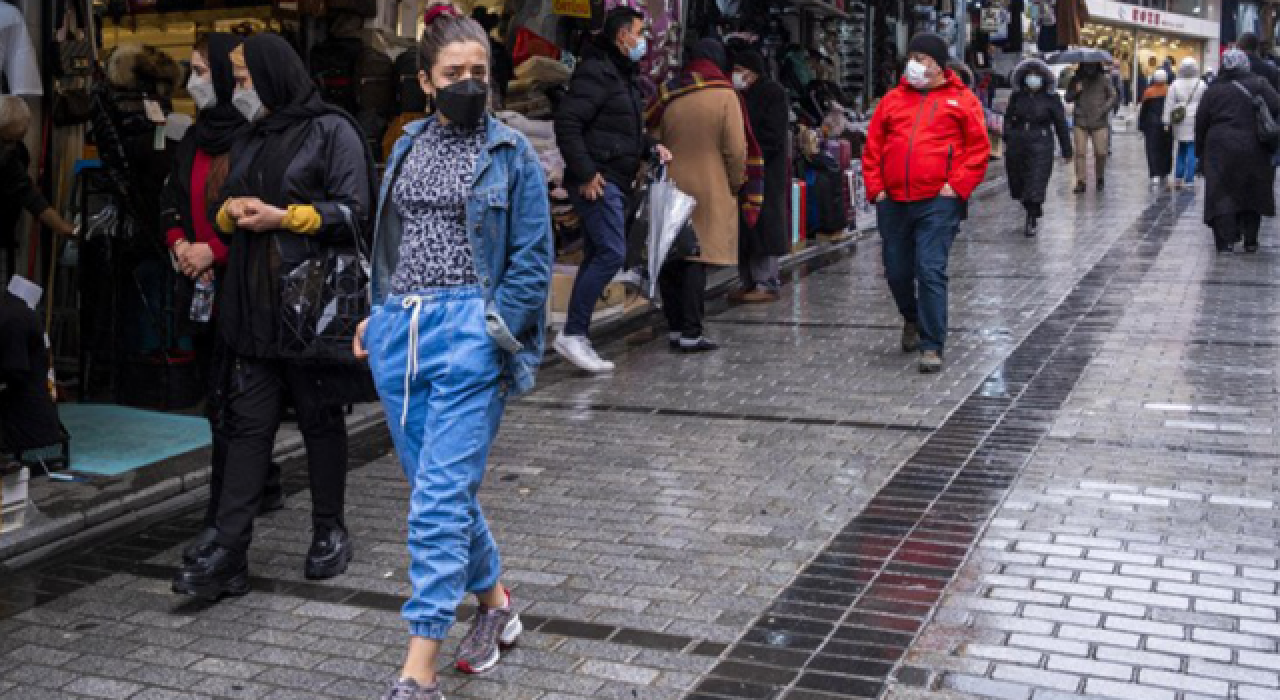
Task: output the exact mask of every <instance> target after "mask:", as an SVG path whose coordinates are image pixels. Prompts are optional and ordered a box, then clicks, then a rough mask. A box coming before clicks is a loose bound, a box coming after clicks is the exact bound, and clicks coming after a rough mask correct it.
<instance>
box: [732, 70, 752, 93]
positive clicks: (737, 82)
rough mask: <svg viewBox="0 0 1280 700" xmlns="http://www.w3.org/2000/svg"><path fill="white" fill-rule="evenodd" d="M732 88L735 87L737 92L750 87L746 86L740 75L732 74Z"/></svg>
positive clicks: (744, 79)
mask: <svg viewBox="0 0 1280 700" xmlns="http://www.w3.org/2000/svg"><path fill="white" fill-rule="evenodd" d="M733 87H735V88H737V89H739V90H746V89H747V88H748V87H750V86H749V85H747V79H746V78H745V77H743V75H742V74H741V73H734V74H733Z"/></svg>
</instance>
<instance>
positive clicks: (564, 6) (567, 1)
mask: <svg viewBox="0 0 1280 700" xmlns="http://www.w3.org/2000/svg"><path fill="white" fill-rule="evenodd" d="M551 12H552V13H553V14H557V15H563V16H565V17H581V18H583V19H591V0H551Z"/></svg>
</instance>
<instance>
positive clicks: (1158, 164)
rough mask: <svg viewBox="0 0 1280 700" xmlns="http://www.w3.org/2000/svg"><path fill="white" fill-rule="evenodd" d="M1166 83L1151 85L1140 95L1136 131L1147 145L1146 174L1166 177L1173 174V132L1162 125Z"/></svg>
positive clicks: (1167, 89) (1167, 90)
mask: <svg viewBox="0 0 1280 700" xmlns="http://www.w3.org/2000/svg"><path fill="white" fill-rule="evenodd" d="M1168 92H1169V86H1168V84H1166V83H1152V85H1151V87H1149V88H1147V91H1146V92H1144V93H1143V94H1142V109H1141V110H1139V111H1138V131H1141V132H1142V136H1143V138H1144V139H1145V140H1146V145H1147V174H1148V175H1150V176H1151V177H1166V176H1167V175H1168V174H1169V173H1171V172H1173V132H1172V131H1170V130H1169V129H1168V128H1166V127H1165V125H1164V102H1165V100H1166V99H1168Z"/></svg>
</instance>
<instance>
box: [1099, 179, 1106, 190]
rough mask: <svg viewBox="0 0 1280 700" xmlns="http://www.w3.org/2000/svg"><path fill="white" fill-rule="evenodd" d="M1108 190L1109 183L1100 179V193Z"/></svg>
mask: <svg viewBox="0 0 1280 700" xmlns="http://www.w3.org/2000/svg"><path fill="white" fill-rule="evenodd" d="M1106 188H1107V181H1106V180H1104V179H1102V178H1098V191H1099V192H1101V191H1102V190H1105V189H1106Z"/></svg>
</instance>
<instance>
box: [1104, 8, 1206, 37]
mask: <svg viewBox="0 0 1280 700" xmlns="http://www.w3.org/2000/svg"><path fill="white" fill-rule="evenodd" d="M1088 4H1089V15H1090V19H1093V20H1098V21H1102V22H1116V21H1118V22H1120V23H1121V24H1127V25H1133V26H1138V27H1142V28H1144V29H1153V30H1156V31H1162V32H1170V33H1173V34H1187V35H1190V36H1198V37H1205V38H1209V39H1214V38H1217V36H1218V24H1217V23H1216V22H1210V21H1209V20H1204V19H1200V18H1198V17H1188V16H1187V15H1180V14H1177V13H1174V12H1162V11H1160V10H1152V9H1150V8H1147V7H1138V6H1137V5H1130V4H1127V3H1120V2H1113V1H1112V0H1088Z"/></svg>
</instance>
